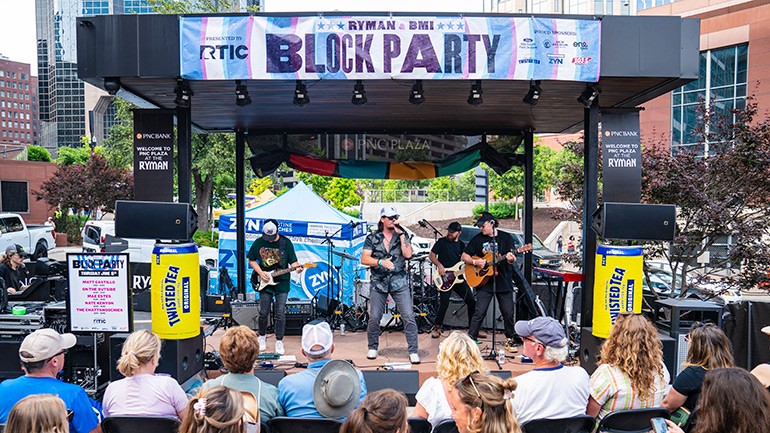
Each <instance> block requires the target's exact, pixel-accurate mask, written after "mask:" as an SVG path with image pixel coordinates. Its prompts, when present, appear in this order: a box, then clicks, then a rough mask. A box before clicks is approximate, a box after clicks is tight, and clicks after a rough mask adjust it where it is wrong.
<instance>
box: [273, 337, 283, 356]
mask: <svg viewBox="0 0 770 433" xmlns="http://www.w3.org/2000/svg"><path fill="white" fill-rule="evenodd" d="M275 353H277V354H279V355H283V354H284V353H286V351H285V350H283V341H281V340H275Z"/></svg>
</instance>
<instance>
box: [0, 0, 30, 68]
mask: <svg viewBox="0 0 770 433" xmlns="http://www.w3.org/2000/svg"><path fill="white" fill-rule="evenodd" d="M35 39H36V36H35V0H0V54H2V55H4V56H6V57H8V58H9V59H11V60H13V61H16V62H22V63H29V64H31V65H32V75H37V46H36V43H35Z"/></svg>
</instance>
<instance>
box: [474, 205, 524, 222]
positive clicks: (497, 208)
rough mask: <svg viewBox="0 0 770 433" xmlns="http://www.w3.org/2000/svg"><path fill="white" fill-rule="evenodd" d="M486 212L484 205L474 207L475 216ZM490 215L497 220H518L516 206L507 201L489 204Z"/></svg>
mask: <svg viewBox="0 0 770 433" xmlns="http://www.w3.org/2000/svg"><path fill="white" fill-rule="evenodd" d="M481 212H484V205H483V204H480V205H477V206H474V207H473V216H474V217H475V216H477V215H478V214H480V213H481ZM489 213H491V214H492V216H494V217H495V218H498V219H502V218H516V204H515V203H509V202H507V201H496V202H494V203H490V204H489Z"/></svg>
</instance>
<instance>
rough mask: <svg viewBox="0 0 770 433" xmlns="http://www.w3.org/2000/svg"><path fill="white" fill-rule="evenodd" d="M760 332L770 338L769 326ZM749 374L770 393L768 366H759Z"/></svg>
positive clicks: (765, 364) (769, 365)
mask: <svg viewBox="0 0 770 433" xmlns="http://www.w3.org/2000/svg"><path fill="white" fill-rule="evenodd" d="M762 332H764V333H765V334H766V335H767V336H768V337H770V326H765V327H764V328H762ZM751 374H753V375H754V377H756V378H757V379H759V382H760V383H761V384H762V386H764V387H765V388H766V389H767V390H768V391H770V364H768V363H764V364H759V365H758V366H756V367H754V369H753V370H751Z"/></svg>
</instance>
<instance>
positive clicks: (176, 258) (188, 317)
mask: <svg viewBox="0 0 770 433" xmlns="http://www.w3.org/2000/svg"><path fill="white" fill-rule="evenodd" d="M150 281H151V287H150V294H151V298H152V302H151V304H150V306H151V309H152V332H154V333H156V334H158V336H159V337H160V338H162V339H165V340H183V339H185V338H191V337H195V336H197V335H198V334H199V333H200V326H201V325H200V322H201V296H200V290H201V280H200V265H199V264H198V246H197V245H195V244H194V243H186V244H155V248H154V249H153V250H152V265H151V268H150Z"/></svg>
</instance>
